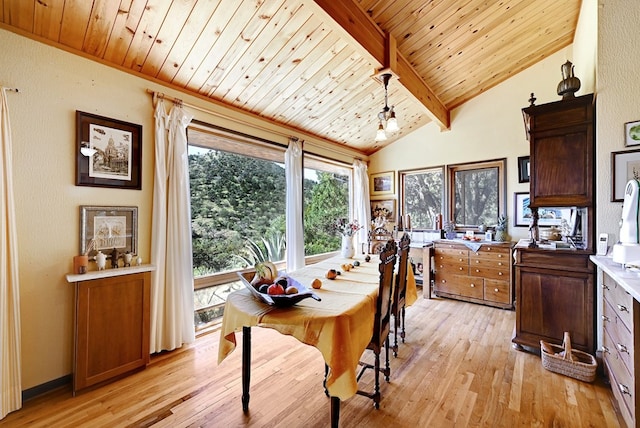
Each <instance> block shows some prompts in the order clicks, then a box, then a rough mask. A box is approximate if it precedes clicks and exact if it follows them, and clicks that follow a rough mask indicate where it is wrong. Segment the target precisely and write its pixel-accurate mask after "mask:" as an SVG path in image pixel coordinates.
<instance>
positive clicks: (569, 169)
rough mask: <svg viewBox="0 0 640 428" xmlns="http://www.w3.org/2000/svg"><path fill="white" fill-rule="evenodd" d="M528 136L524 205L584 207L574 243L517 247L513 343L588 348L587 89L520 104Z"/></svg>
mask: <svg viewBox="0 0 640 428" xmlns="http://www.w3.org/2000/svg"><path fill="white" fill-rule="evenodd" d="M522 113H523V117H524V121H525V127H526V131H527V135H528V138H529V144H530V207H531V208H532V210H534V211H535V210H537V209H538V208H541V207H563V208H568V207H570V208H572V209H576V211H578V212H581V213H583V216H584V221H583V224H582V230H581V241H580V242H577V244H578V247H579V248H578V249H555V250H549V249H542V248H539V247H538V248H536V247H534V248H516V251H515V276H516V329H515V335H514V337H513V340H512V341H513V343H514V346H516V347H520V346H521V345H523V346H529V347H532V348H537V349H539V348H540V340H541V339H543V340H545V341H549V342H552V343H561V342H562V339H563V333H564V332H565V331H568V332H569V333H570V335H571V341H572V345H573V346H574V347H575V348H577V349H580V350H583V351H586V352H590V353H592V352H593V351H594V349H595V318H594V312H595V289H594V272H595V268H594V266H593V265H592V264H591V262H590V261H589V255H591V254H593V252H594V251H593V249H594V246H595V239H594V238H595V227H594V225H595V209H594V200H595V198H594V188H595V185H594V182H595V176H594V162H595V134H594V123H595V120H594V115H595V108H594V96H593V94H590V95H584V96H580V97H575V98H570V99H566V100H562V101H557V102H552V103H548V104H543V105H539V106H536V105H531V106H529V107H526V108H524V109H522Z"/></svg>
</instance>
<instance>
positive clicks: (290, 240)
mask: <svg viewBox="0 0 640 428" xmlns="http://www.w3.org/2000/svg"><path fill="white" fill-rule="evenodd" d="M284 171H285V174H286V178H287V213H286V217H287V231H286V237H287V271H288V272H292V271H294V270H297V269H300V268H303V267H304V224H303V213H302V183H303V178H302V176H303V169H302V144H301V143H300V142H299V141H298V139H297V138H290V139H289V147H288V148H287V151H286V152H285V155H284Z"/></svg>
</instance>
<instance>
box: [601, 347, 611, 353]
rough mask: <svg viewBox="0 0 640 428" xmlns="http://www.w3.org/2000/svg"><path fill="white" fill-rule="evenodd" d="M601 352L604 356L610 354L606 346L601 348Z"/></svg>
mask: <svg viewBox="0 0 640 428" xmlns="http://www.w3.org/2000/svg"><path fill="white" fill-rule="evenodd" d="M602 352H604V353H605V354H610V353H611V351H609V348H607V347H606V346H603V347H602Z"/></svg>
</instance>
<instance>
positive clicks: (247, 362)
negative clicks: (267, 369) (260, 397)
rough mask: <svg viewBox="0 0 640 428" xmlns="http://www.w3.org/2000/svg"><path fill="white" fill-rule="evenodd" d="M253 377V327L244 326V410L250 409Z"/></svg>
mask: <svg viewBox="0 0 640 428" xmlns="http://www.w3.org/2000/svg"><path fill="white" fill-rule="evenodd" d="M250 378H251V327H242V411H243V412H245V413H247V412H248V411H249V383H250Z"/></svg>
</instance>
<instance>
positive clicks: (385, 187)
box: [370, 171, 396, 196]
mask: <svg viewBox="0 0 640 428" xmlns="http://www.w3.org/2000/svg"><path fill="white" fill-rule="evenodd" d="M370 187H371V189H370V191H371V195H373V196H378V195H393V194H394V193H395V192H396V184H395V173H394V172H393V171H387V172H380V173H378V174H372V175H371V183H370Z"/></svg>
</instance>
